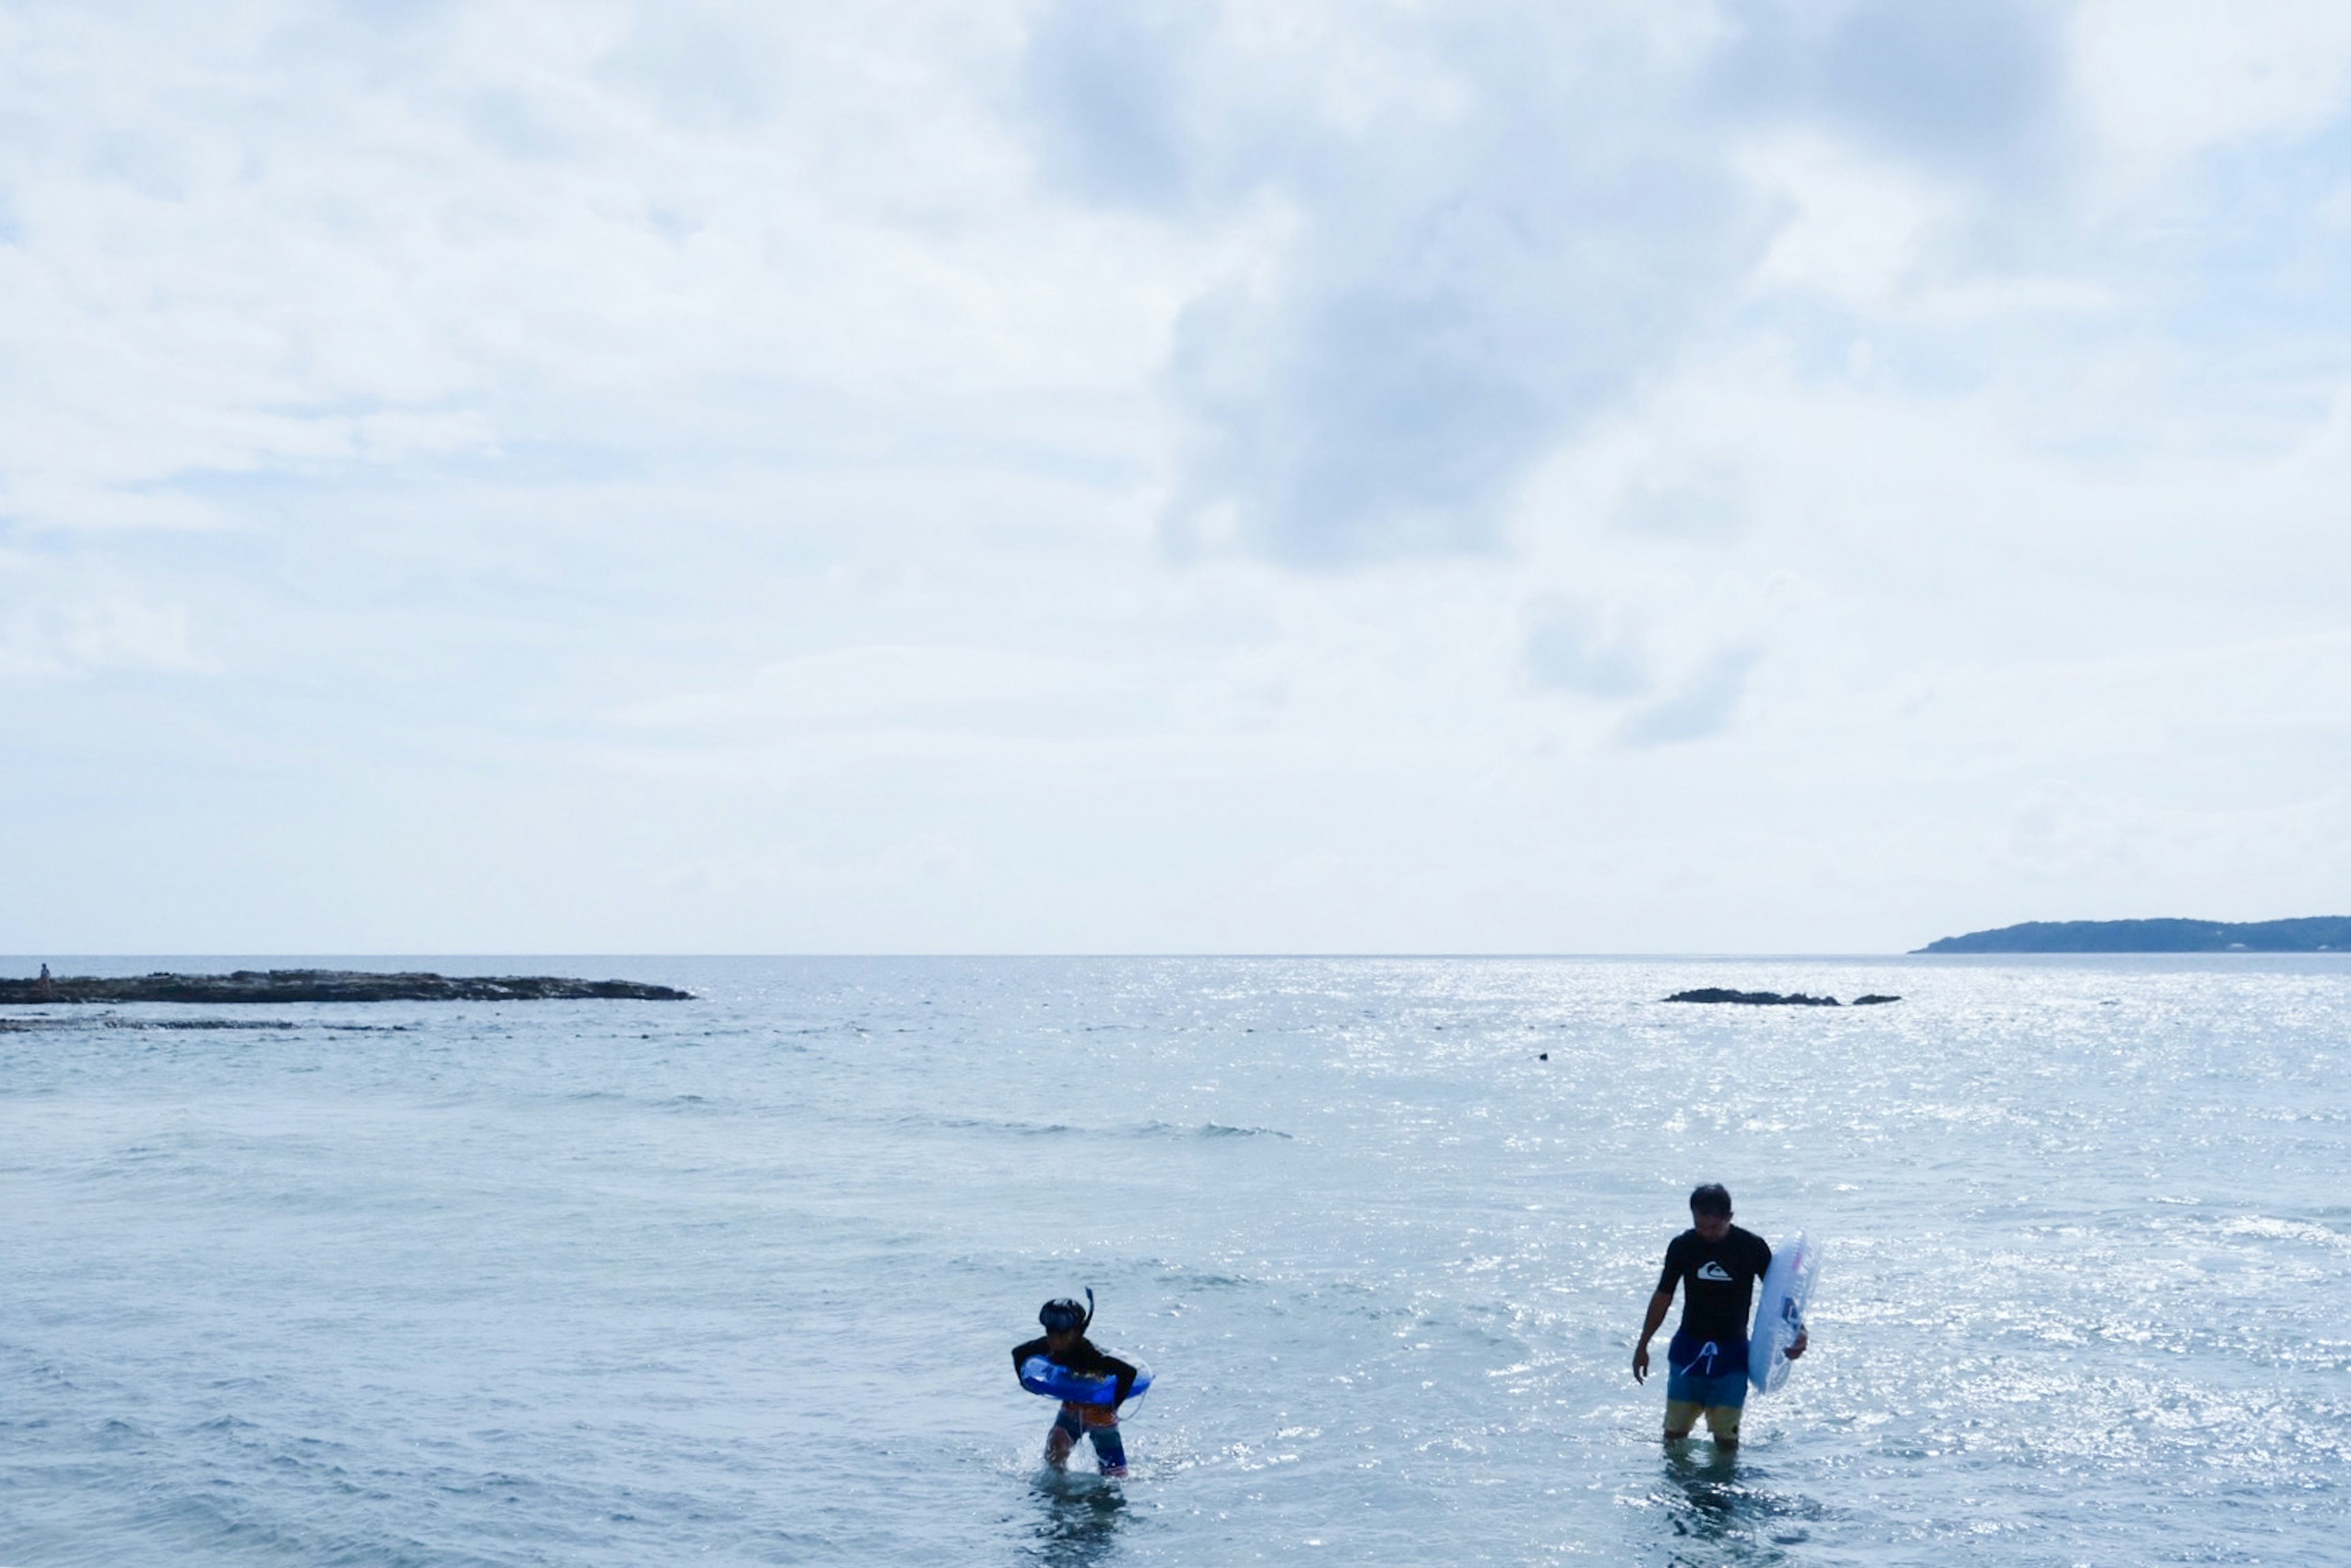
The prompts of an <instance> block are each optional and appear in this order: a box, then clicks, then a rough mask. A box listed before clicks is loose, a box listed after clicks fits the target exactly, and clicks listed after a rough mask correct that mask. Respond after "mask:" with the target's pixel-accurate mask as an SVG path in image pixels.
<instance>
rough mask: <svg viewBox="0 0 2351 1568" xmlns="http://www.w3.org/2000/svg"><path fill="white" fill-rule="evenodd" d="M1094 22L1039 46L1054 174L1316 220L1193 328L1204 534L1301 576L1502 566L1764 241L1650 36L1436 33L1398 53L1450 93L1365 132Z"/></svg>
mask: <svg viewBox="0 0 2351 1568" xmlns="http://www.w3.org/2000/svg"><path fill="white" fill-rule="evenodd" d="M1081 10H1083V12H1084V16H1083V19H1073V13H1071V12H1070V11H1062V12H1059V13H1056V14H1055V15H1054V16H1052V17H1050V18H1049V20H1048V22H1047V24H1046V25H1045V26H1042V27H1041V28H1040V31H1039V33H1038V35H1037V37H1036V39H1035V41H1034V43H1033V46H1032V53H1031V57H1030V62H1029V78H1030V84H1031V89H1032V94H1033V96H1034V98H1035V107H1036V112H1037V124H1036V132H1037V134H1038V136H1039V137H1040V145H1041V147H1042V150H1043V153H1044V157H1045V162H1046V165H1047V167H1048V169H1049V170H1050V171H1054V172H1057V173H1058V175H1059V176H1060V177H1061V178H1063V179H1064V180H1066V181H1067V182H1069V183H1072V184H1073V185H1074V186H1075V187H1076V188H1078V189H1081V190H1082V191H1084V192H1086V193H1089V194H1091V195H1092V197H1093V198H1094V199H1096V200H1100V201H1103V202H1118V203H1123V204H1152V203H1155V202H1166V201H1171V200H1173V199H1175V197H1176V196H1177V195H1178V194H1179V193H1181V194H1183V195H1184V197H1185V199H1186V201H1187V202H1189V203H1192V204H1194V205H1193V206H1191V207H1187V208H1186V215H1187V220H1188V221H1201V220H1202V218H1203V213H1202V211H1201V208H1200V206H1199V205H1198V204H1206V215H1207V216H1221V217H1224V218H1228V219H1230V218H1234V217H1235V216H1236V214H1240V213H1241V212H1242V211H1243V210H1244V209H1245V208H1248V207H1249V204H1252V203H1260V202H1261V201H1262V200H1263V199H1264V198H1265V197H1266V196H1267V195H1268V194H1269V193H1270V194H1271V195H1272V196H1274V197H1276V198H1278V200H1279V201H1280V204H1282V207H1283V210H1284V211H1285V212H1287V213H1289V214H1293V215H1294V218H1295V225H1294V232H1293V237H1292V238H1291V239H1290V242H1289V243H1288V245H1287V246H1286V247H1285V248H1284V250H1283V251H1282V252H1281V253H1280V257H1279V260H1278V262H1277V264H1276V265H1275V266H1274V267H1270V268H1260V269H1259V270H1257V271H1255V272H1253V273H1252V274H1251V275H1250V276H1249V279H1248V280H1247V281H1246V282H1235V283H1231V284H1228V285H1227V286H1224V287H1220V288H1217V289H1216V290H1214V291H1211V292H1209V293H1207V294H1205V295H1203V296H1202V297H1200V298H1196V299H1195V300H1193V301H1192V303H1191V305H1190V306H1189V308H1187V309H1186V311H1185V312H1184V313H1183V316H1182V318H1181V320H1180V322H1179V324H1178V328H1177V333H1176V340H1175V351H1174V356H1173V361H1172V363H1171V366H1170V371H1169V380H1168V384H1169V386H1170V387H1171V389H1172V390H1173V392H1174V393H1175V398H1176V400H1177V402H1178V403H1179V405H1180V406H1181V407H1182V409H1183V410H1184V412H1185V413H1186V414H1187V415H1188V416H1189V419H1190V422H1191V425H1192V430H1193V439H1192V440H1191V442H1190V443H1189V444H1188V446H1187V448H1186V455H1185V459H1184V465H1183V468H1182V471H1181V476H1180V484H1179V488H1178V493H1177V496H1176V499H1175V507H1174V508H1173V513H1172V516H1171V519H1170V522H1171V532H1172V535H1173V537H1175V538H1177V539H1178V540H1179V541H1180V540H1183V539H1186V538H1192V537H1195V536H1196V534H1197V533H1199V532H1201V531H1203V519H1204V518H1206V517H1210V516H1212V515H1217V514H1219V513H1222V514H1223V515H1225V516H1226V517H1227V518H1228V525H1227V527H1228V529H1229V531H1230V532H1232V533H1234V534H1236V535H1238V538H1239V539H1240V540H1241V541H1242V542H1243V543H1244V544H1246V545H1247V546H1249V548H1252V549H1256V550H1259V551H1260V552H1262V553H1264V554H1267V555H1270V556H1272V557H1274V558H1276V559H1282V560H1285V561H1289V562H1291V563H1293V564H1299V565H1307V566H1318V565H1332V564H1344V563H1348V562H1352V561H1357V560H1362V559H1368V558H1374V557H1378V556H1383V555H1391V554H1397V553H1411V552H1416V551H1431V550H1467V551H1476V550H1479V549H1488V548H1490V547H1491V546H1492V545H1493V544H1494V542H1495V538H1496V528H1497V513H1498V511H1499V507H1500V506H1501V504H1502V502H1503V501H1504V500H1505V499H1506V497H1508V495H1509V493H1510V490H1511V488H1512V486H1514V485H1515V484H1516V483H1517V482H1518V481H1519V479H1520V477H1521V476H1523V475H1524V473H1525V472H1526V469H1527V467H1528V465H1529V464H1530V463H1531V461H1532V460H1533V458H1534V457H1535V456H1537V455H1539V454H1541V452H1542V451H1544V450H1545V449H1546V448H1547V447H1548V446H1550V445H1551V444H1552V443H1554V442H1555V441H1556V440H1557V439H1559V437H1560V436H1561V435H1562V433H1564V432H1567V431H1570V430H1573V428H1575V427H1576V426H1577V424H1578V423H1579V422H1581V421H1582V420H1583V419H1584V418H1586V417H1588V416H1589V415H1590V414H1591V413H1593V412H1594V411H1595V410H1597V409H1599V408H1601V407H1603V406H1604V405H1606V404H1607V403H1608V402H1610V400H1612V399H1614V398H1615V397H1617V396H1619V395H1620V394H1621V393H1622V392H1624V391H1625V388H1626V387H1627V386H1628V385H1629V384H1630V382H1631V381H1632V379H1633V378H1634V376H1635V374H1636V373H1638V372H1639V371H1642V370H1644V369H1646V368H1653V367H1654V366H1656V364H1657V363H1658V362H1659V361H1660V360H1661V359H1662V358H1665V357H1668V356H1670V354H1671V353H1672V351H1673V350H1674V349H1675V347H1676V346H1677V344H1678V343H1679V342H1680V341H1682V340H1683V339H1684V337H1685V335H1686V334H1687V331H1688V330H1689V329H1690V328H1691V326H1692V325H1693V324H1694V323H1695V322H1696V321H1698V320H1699V319H1703V318H1704V317H1705V316H1706V314H1707V313H1708V310H1709V309H1710V308H1712V302H1714V301H1717V300H1719V299H1720V298H1723V296H1724V295H1725V293H1726V292H1727V287H1728V285H1729V281H1730V280H1731V279H1732V278H1733V277H1736V276H1737V275H1738V273H1739V271H1740V269H1741V268H1742V267H1744V266H1745V265H1746V263H1747V262H1748V261H1749V260H1750V258H1751V257H1752V256H1753V255H1754V254H1755V251H1756V247H1757V246H1758V244H1759V242H1760V238H1761V231H1760V227H1759V225H1758V224H1757V223H1756V221H1755V217H1756V214H1754V213H1753V212H1752V210H1750V207H1749V205H1748V204H1747V202H1746V199H1745V197H1744V195H1743V193H1742V192H1741V190H1740V186H1739V183H1738V182H1737V181H1735V180H1734V179H1732V178H1730V177H1729V175H1728V173H1727V172H1726V171H1725V169H1724V168H1723V166H1722V164H1721V162H1720V159H1719V156H1717V155H1716V154H1715V152H1713V151H1711V150H1708V149H1705V148H1699V147H1694V146H1693V145H1692V144H1691V143H1690V141H1689V139H1688V137H1687V134H1686V131H1685V130H1684V125H1685V121H1686V119H1687V116H1686V115H1685V114H1684V113H1683V110H1684V109H1685V108H1686V106H1685V105H1683V104H1681V103H1680V102H1679V101H1678V100H1677V91H1678V88H1677V83H1678V82H1680V79H1681V78H1679V77H1677V70H1678V69H1679V68H1678V67H1677V65H1676V64H1675V63H1674V62H1672V61H1670V60H1660V59H1658V58H1656V57H1654V56H1653V46H1652V43H1651V41H1650V40H1649V39H1648V38H1647V37H1646V34H1645V33H1644V32H1643V31H1642V29H1641V26H1640V24H1639V23H1638V21H1637V20H1625V21H1623V22H1621V23H1611V24H1607V25H1604V26H1601V25H1593V24H1591V23H1589V22H1586V23H1583V24H1581V25H1579V26H1573V27H1571V26H1567V25H1565V24H1558V23H1550V22H1545V21H1542V20H1540V19H1538V18H1536V17H1534V16H1514V17H1512V18H1510V26H1500V25H1499V22H1498V21H1497V20H1496V19H1494V18H1488V19H1486V20H1485V21H1483V22H1481V23H1479V24H1478V25H1474V26H1470V25H1460V24H1447V23H1436V22H1431V23H1427V24H1425V25H1422V30H1421V31H1420V32H1417V33H1416V34H1415V35H1414V36H1412V37H1409V38H1405V39H1387V40H1384V42H1385V43H1386V44H1387V45H1389V46H1390V47H1395V48H1397V49H1399V50H1400V51H1401V52H1402V53H1404V54H1405V55H1408V56H1409V57H1410V60H1411V67H1412V71H1413V76H1412V77H1411V78H1409V85H1410V87H1411V88H1412V89H1415V90H1418V89H1427V93H1426V94H1424V96H1428V95H1434V96H1435V97H1436V98H1437V99H1441V100H1442V101H1440V102H1436V103H1434V104H1432V103H1430V102H1425V101H1421V99H1418V98H1416V97H1415V96H1414V92H1413V91H1406V90H1405V89H1403V88H1399V87H1396V86H1395V84H1394V83H1389V84H1386V86H1385V88H1384V90H1385V91H1387V92H1388V93H1389V94H1390V100H1389V101H1386V102H1384V103H1382V104H1380V105H1379V106H1378V108H1377V109H1376V110H1373V111H1368V112H1357V113H1355V114H1353V115H1352V116H1339V115H1335V114H1332V113H1330V112H1326V111H1325V110H1323V109H1322V108H1321V107H1318V103H1317V100H1316V99H1314V97H1313V95H1312V93H1311V91H1310V90H1309V89H1310V86H1311V82H1310V80H1309V74H1310V68H1319V67H1320V66H1321V64H1322V62H1320V61H1319V60H1314V61H1301V62H1300V63H1299V65H1298V67H1297V74H1296V76H1295V78H1290V77H1285V76H1283V75H1282V72H1281V68H1280V67H1279V66H1278V65H1270V64H1268V63H1266V62H1265V61H1263V60H1261V59H1259V58H1256V57H1249V56H1246V55H1244V54H1243V53H1242V52H1240V51H1239V50H1238V48H1237V47H1235V46H1234V45H1232V44H1231V42H1230V41H1229V40H1228V39H1226V38H1223V37H1220V36H1217V35H1214V34H1207V33H1202V34H1199V35H1196V36H1182V35H1178V34H1177V33H1175V31H1174V30H1173V29H1171V28H1166V27H1157V28H1150V29H1138V28H1135V27H1133V26H1127V27H1124V28H1123V29H1122V28H1121V26H1119V25H1117V24H1115V23H1113V22H1111V21H1108V20H1104V19H1102V18H1101V17H1100V16H1098V15H1096V14H1095V13H1094V12H1093V10H1092V8H1081ZM1355 42H1356V43H1358V45H1361V46H1365V47H1372V48H1374V49H1376V47H1378V46H1379V44H1380V43H1381V42H1382V40H1377V39H1373V40H1370V41H1368V44H1367V43H1366V40H1361V39H1359V40H1355ZM1685 85H1686V84H1685ZM1193 125H1214V126H1217V127H1218V128H1219V134H1218V135H1217V137H1216V138H1214V139H1213V140H1212V139H1208V138H1206V137H1202V136H1195V135H1193V134H1192V133H1191V132H1190V131H1187V129H1186V128H1187V127H1190V126H1193Z"/></svg>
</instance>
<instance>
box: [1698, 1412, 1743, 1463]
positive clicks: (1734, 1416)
mask: <svg viewBox="0 0 2351 1568" xmlns="http://www.w3.org/2000/svg"><path fill="white" fill-rule="evenodd" d="M1739 1416H1740V1407H1739V1406H1736V1405H1709V1406H1707V1407H1706V1429H1707V1430H1708V1431H1709V1432H1711V1433H1713V1434H1714V1446H1715V1447H1716V1448H1720V1449H1722V1450H1723V1451H1724V1452H1726V1453H1727V1452H1729V1450H1730V1449H1732V1448H1737V1447H1739Z"/></svg>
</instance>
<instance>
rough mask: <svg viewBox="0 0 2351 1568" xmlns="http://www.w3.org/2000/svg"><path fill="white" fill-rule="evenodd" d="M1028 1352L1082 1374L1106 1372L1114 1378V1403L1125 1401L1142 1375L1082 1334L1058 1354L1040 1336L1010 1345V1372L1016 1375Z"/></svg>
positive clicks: (1119, 1403)
mask: <svg viewBox="0 0 2351 1568" xmlns="http://www.w3.org/2000/svg"><path fill="white" fill-rule="evenodd" d="M1032 1355H1041V1356H1043V1357H1044V1358H1045V1359H1046V1360H1047V1361H1050V1362H1051V1363H1052V1364H1054V1365H1055V1366H1066V1367H1068V1368H1069V1369H1070V1370H1071V1372H1074V1373H1078V1374H1080V1375H1082V1376H1086V1377H1102V1376H1105V1375H1107V1376H1112V1377H1115V1378H1117V1379H1118V1397H1117V1399H1115V1400H1113V1402H1112V1403H1113V1404H1118V1405H1123V1404H1125V1403H1126V1396H1127V1395H1129V1394H1130V1393H1132V1392H1134V1380H1135V1379H1136V1378H1137V1377H1138V1376H1140V1375H1141V1374H1140V1373H1139V1372H1138V1371H1137V1370H1136V1369H1135V1367H1134V1364H1132V1363H1130V1362H1123V1361H1121V1360H1119V1358H1118V1357H1116V1356H1114V1355H1110V1354H1104V1353H1103V1352H1102V1351H1101V1350H1098V1349H1096V1348H1095V1346H1094V1343H1093V1341H1092V1340H1090V1339H1087V1338H1084V1337H1083V1336H1082V1335H1081V1336H1080V1338H1079V1340H1078V1343H1075V1344H1073V1345H1071V1347H1070V1348H1069V1349H1067V1350H1065V1351H1061V1352H1058V1353H1057V1352H1055V1350H1054V1349H1053V1346H1052V1342H1051V1341H1050V1340H1048V1339H1046V1338H1044V1337H1043V1336H1042V1335H1040V1336H1039V1337H1038V1338H1036V1339H1032V1340H1030V1341H1029V1343H1027V1344H1016V1345H1014V1346H1013V1347H1012V1370H1013V1372H1014V1373H1015V1374H1016V1375H1017V1374H1018V1373H1019V1370H1020V1364H1021V1363H1022V1362H1024V1361H1027V1360H1028V1359H1029V1357H1030V1356H1032Z"/></svg>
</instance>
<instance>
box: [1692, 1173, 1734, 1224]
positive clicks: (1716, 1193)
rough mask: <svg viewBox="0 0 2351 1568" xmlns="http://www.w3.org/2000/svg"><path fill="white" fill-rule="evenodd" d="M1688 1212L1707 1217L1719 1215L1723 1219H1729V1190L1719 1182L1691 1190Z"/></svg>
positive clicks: (1712, 1182) (1711, 1182)
mask: <svg viewBox="0 0 2351 1568" xmlns="http://www.w3.org/2000/svg"><path fill="white" fill-rule="evenodd" d="M1690 1212H1691V1213H1692V1214H1703V1215H1707V1216H1708V1217H1712V1216H1715V1215H1719V1216H1721V1217H1722V1218H1725V1219H1728V1218H1730V1189H1729V1187H1727V1186H1723V1185H1722V1184H1721V1183H1720V1182H1719V1181H1710V1182H1708V1183H1707V1184H1706V1185H1705V1186H1701V1187H1694V1188H1692V1189H1691V1191H1690Z"/></svg>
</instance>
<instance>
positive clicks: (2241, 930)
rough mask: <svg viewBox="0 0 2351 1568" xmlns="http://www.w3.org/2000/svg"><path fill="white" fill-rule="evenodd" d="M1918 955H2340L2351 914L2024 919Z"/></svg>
mask: <svg viewBox="0 0 2351 1568" xmlns="http://www.w3.org/2000/svg"><path fill="white" fill-rule="evenodd" d="M1915 951H1917V952H1920V953H2240V952H2241V953H2341V952H2346V951H2351V915H2313V916H2311V917H2309V918H2307V919H2302V920H2257V921H2252V922H2248V923H2246V924H2242V925H2231V924H2230V923H2229V922H2227V921H2224V920H2028V921H2026V922H2025V923H2024V924H2023V925H2003V926H2001V927H2000V928H1999V929H1998V930H1996V931H1970V932H1969V933H1968V934H1967V935H1966V936H1944V937H1940V938H1938V939H1937V940H1935V941H1933V942H1929V943H1928V944H1927V945H1926V946H1924V947H1920V948H1917V949H1915Z"/></svg>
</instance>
